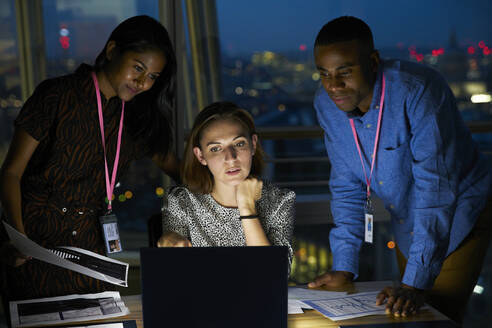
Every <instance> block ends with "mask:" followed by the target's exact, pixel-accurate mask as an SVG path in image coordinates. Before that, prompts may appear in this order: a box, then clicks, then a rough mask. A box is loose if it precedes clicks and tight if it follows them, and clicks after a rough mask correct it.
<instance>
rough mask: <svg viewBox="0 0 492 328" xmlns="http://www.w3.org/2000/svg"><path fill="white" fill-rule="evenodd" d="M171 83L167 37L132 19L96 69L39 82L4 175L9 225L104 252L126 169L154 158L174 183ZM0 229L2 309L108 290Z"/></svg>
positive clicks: (151, 23)
mask: <svg viewBox="0 0 492 328" xmlns="http://www.w3.org/2000/svg"><path fill="white" fill-rule="evenodd" d="M175 75H176V57H175V54H174V50H173V46H172V44H171V41H170V39H169V36H168V33H167V31H166V29H165V28H164V27H163V26H162V25H161V24H160V23H159V22H158V21H156V20H154V19H153V18H151V17H149V16H135V17H132V18H129V19H127V20H125V21H124V22H122V23H121V24H120V25H118V26H117V27H116V29H115V30H114V31H113V32H112V34H111V36H110V37H109V39H108V41H107V43H106V46H105V47H104V49H103V50H102V52H101V53H100V54H99V56H98V57H97V59H96V62H95V65H94V66H93V67H92V66H89V65H87V64H82V65H81V66H80V67H79V68H78V69H77V70H76V71H75V73H73V74H70V75H66V76H62V77H57V78H53V79H48V80H46V81H44V82H42V83H41V84H40V85H39V86H38V87H37V88H36V90H35V91H34V93H33V95H32V96H31V97H30V98H29V99H28V100H27V102H26V103H25V105H24V107H23V108H22V110H21V112H20V113H19V116H18V117H17V119H16V120H15V133H14V137H13V140H12V143H11V145H10V148H9V151H8V154H7V158H6V159H5V162H4V163H3V166H2V169H1V173H0V174H1V175H0V196H1V202H2V206H3V210H4V213H3V219H4V220H6V221H7V222H8V223H9V224H11V225H12V226H13V227H14V228H16V229H17V230H18V231H20V232H21V233H23V234H25V235H27V237H28V238H30V239H32V240H33V241H35V242H36V243H38V244H40V245H41V246H43V247H45V248H48V249H50V248H53V247H56V246H75V247H80V248H84V249H87V250H90V251H93V252H96V253H100V254H104V253H105V248H104V238H103V234H102V228H101V226H100V223H99V217H100V216H102V215H104V214H106V213H107V211H108V210H110V209H111V206H110V205H111V204H110V203H109V204H107V203H106V202H105V199H106V197H107V198H111V195H112V189H113V188H114V184H115V182H116V181H118V179H119V178H120V177H121V175H122V174H123V173H124V172H125V171H126V170H127V169H128V167H129V165H130V163H131V162H132V161H133V160H134V159H137V158H142V157H145V156H149V157H151V158H152V159H153V161H154V162H155V163H156V164H157V165H158V166H159V167H160V168H162V169H163V170H164V171H165V172H166V173H167V174H168V175H170V176H172V177H173V178H177V167H178V165H177V163H176V160H175V156H174V155H173V154H172V153H170V152H169V145H170V138H171V133H170V124H169V123H168V121H167V119H166V117H165V115H164V114H163V113H164V110H165V109H166V108H167V107H169V106H170V105H172V102H173V100H174V85H175V83H174V80H175ZM103 141H104V142H103ZM114 175H115V176H114ZM108 195H109V196H108ZM0 229H1V230H2V232H3V234H2V236H1V238H0V245H1V246H0V252H1V254H0V259H1V262H2V271H1V273H2V277H1V278H0V281H1V291H2V300H3V301H4V305H6V304H8V303H7V302H8V301H12V300H19V299H29V298H39V297H51V296H58V295H66V294H73V293H93V292H100V291H103V290H104V289H105V288H107V287H109V285H105V283H103V282H101V281H100V280H96V279H93V278H90V277H88V276H85V275H82V274H79V273H77V272H74V271H69V270H66V269H63V268H60V267H57V266H53V265H51V264H47V263H44V262H41V261H38V260H35V259H30V260H29V259H26V258H25V256H23V255H22V254H20V253H19V252H17V251H16V250H15V249H14V248H13V246H12V245H11V244H10V243H9V242H8V237H7V236H6V235H5V231H4V229H3V225H1V227H0ZM6 313H8V312H6Z"/></svg>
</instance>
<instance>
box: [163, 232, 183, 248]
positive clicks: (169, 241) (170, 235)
mask: <svg viewBox="0 0 492 328" xmlns="http://www.w3.org/2000/svg"><path fill="white" fill-rule="evenodd" d="M157 247H191V242H190V241H189V240H188V239H186V238H185V237H183V236H181V235H180V234H179V233H176V232H174V231H167V232H164V233H163V234H162V236H161V238H159V240H158V241H157Z"/></svg>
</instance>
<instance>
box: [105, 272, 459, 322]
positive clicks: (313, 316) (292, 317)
mask: <svg viewBox="0 0 492 328" xmlns="http://www.w3.org/2000/svg"><path fill="white" fill-rule="evenodd" d="M386 285H388V282H378V281H372V282H360V283H355V288H356V290H357V291H359V292H363V291H368V290H379V288H380V287H382V286H386ZM122 299H123V301H124V302H125V304H126V306H127V307H128V308H129V309H130V314H129V315H127V316H125V317H119V318H115V319H113V320H111V321H116V320H118V321H119V320H121V321H123V320H135V321H136V322H137V327H138V328H142V327H143V322H142V303H141V299H140V295H133V296H122ZM436 320H449V319H448V318H447V317H446V316H444V315H443V314H442V313H440V312H439V311H437V310H436V309H434V308H432V307H430V306H429V308H428V309H425V310H421V311H420V313H419V314H417V315H415V316H412V317H410V318H394V317H393V316H387V315H372V316H366V317H361V318H356V319H349V320H343V321H337V322H334V321H331V320H330V319H328V318H325V317H324V316H322V315H321V314H319V313H318V312H317V311H315V310H304V313H303V314H289V317H288V327H289V328H325V327H339V326H347V325H355V324H381V323H395V322H409V321H436Z"/></svg>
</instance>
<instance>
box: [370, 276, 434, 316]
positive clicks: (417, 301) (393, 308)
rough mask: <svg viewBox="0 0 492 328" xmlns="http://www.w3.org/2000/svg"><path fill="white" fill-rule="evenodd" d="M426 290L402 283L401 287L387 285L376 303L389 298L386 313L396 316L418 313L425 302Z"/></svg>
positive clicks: (381, 302)
mask: <svg viewBox="0 0 492 328" xmlns="http://www.w3.org/2000/svg"><path fill="white" fill-rule="evenodd" d="M424 298H425V295H424V291H423V290H422V289H417V288H415V287H412V286H408V285H405V284H402V285H401V286H400V287H385V288H384V289H383V290H382V291H381V292H380V293H379V294H378V296H377V299H376V305H381V304H383V303H384V301H385V300H387V303H386V313H387V314H393V315H394V316H395V317H399V316H402V317H408V316H410V315H412V314H415V313H417V311H418V310H419V308H420V307H421V306H422V305H423V304H424Z"/></svg>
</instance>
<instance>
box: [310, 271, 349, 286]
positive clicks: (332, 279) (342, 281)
mask: <svg viewBox="0 0 492 328" xmlns="http://www.w3.org/2000/svg"><path fill="white" fill-rule="evenodd" d="M353 279H354V274H353V273H352V272H347V271H329V272H327V273H325V274H323V275H321V276H319V277H317V278H316V279H314V281H312V282H310V283H309V284H308V287H309V288H318V287H322V286H326V287H328V288H336V287H342V286H344V285H346V284H348V283H351V282H352V280H353Z"/></svg>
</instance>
